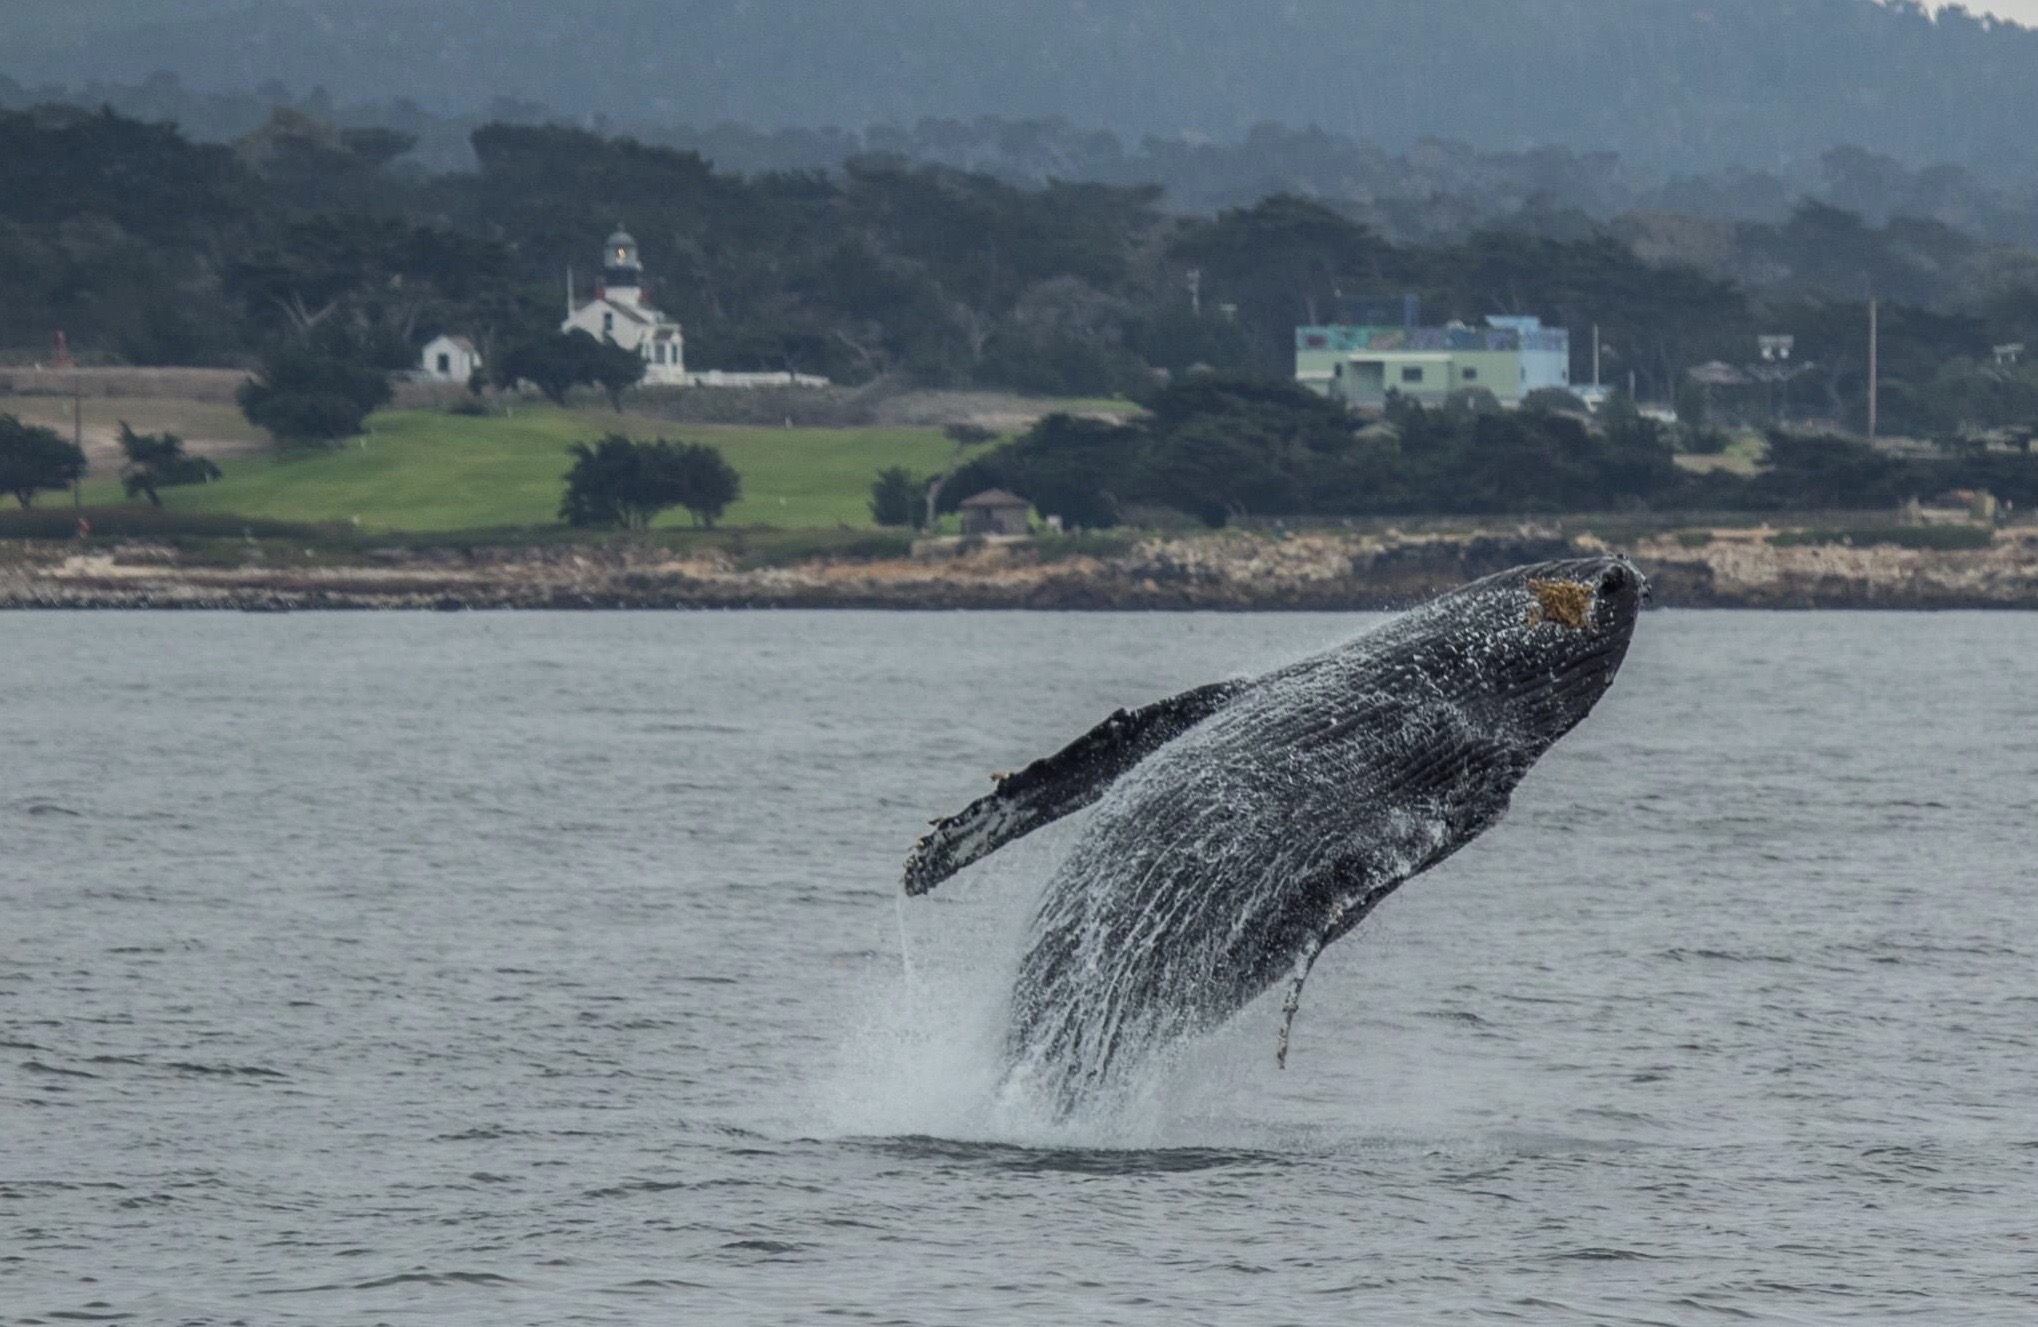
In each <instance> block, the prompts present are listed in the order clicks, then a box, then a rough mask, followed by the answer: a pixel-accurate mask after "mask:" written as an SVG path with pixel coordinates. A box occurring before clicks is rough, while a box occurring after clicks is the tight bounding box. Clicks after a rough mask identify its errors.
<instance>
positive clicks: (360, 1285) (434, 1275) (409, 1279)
mask: <svg viewBox="0 0 2038 1327" xmlns="http://www.w3.org/2000/svg"><path fill="white" fill-rule="evenodd" d="M515 1284H516V1282H515V1281H513V1280H511V1279H510V1278H509V1277H507V1276H498V1275H496V1274H495V1273H494V1272H398V1273H397V1274H396V1275H394V1276H378V1277H376V1278H375V1279H374V1280H372V1281H357V1282H355V1283H354V1285H353V1287H352V1288H353V1289H355V1290H384V1289H387V1288H388V1287H390V1286H404V1285H426V1286H513V1285H515Z"/></svg>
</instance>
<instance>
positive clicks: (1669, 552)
mask: <svg viewBox="0 0 2038 1327" xmlns="http://www.w3.org/2000/svg"><path fill="white" fill-rule="evenodd" d="M1769 535H1770V532H1768V531H1763V530H1755V531H1750V530H1725V531H1713V532H1704V533H1702V534H1695V533H1694V532H1682V533H1681V534H1679V535H1677V536H1667V537H1666V536H1659V537H1652V538H1647V539H1643V540H1641V541H1639V542H1636V543H1633V544H1630V545H1627V546H1625V547H1623V548H1622V550H1621V551H1624V552H1626V553H1628V554H1629V555H1631V556H1632V557H1634V558H1635V560H1636V561H1637V562H1638V563H1639V564H1640V565H1641V566H1642V568H1643V569H1644V570H1645V571H1646V572H1647V573H1648V575H1649V577H1650V579H1651V582H1652V584H1653V586H1654V589H1655V599H1656V602H1657V603H1658V604H1660V605H1663V606H1668V607H1704V608H1903V609H1947V608H2038V529H2018V530H2004V531H1999V532H1998V533H1997V534H1996V537H1995V539H1994V541H1993V543H1992V544H1991V545H1990V546H1989V547H1986V548H1978V549H1960V550H1944V549H1908V548H1900V547H1893V546H1889V545H1871V546H1866V547H1853V546H1849V545H1846V544H1835V543H1827V544H1803V545H1780V544H1777V543H1774V542H1771V540H1770V537H1769ZM1606 547H1607V545H1606V544H1605V543H1604V542H1603V541H1601V540H1599V539H1597V538H1594V537H1592V536H1589V535H1581V536H1565V535H1563V534H1560V533H1557V532H1555V531H1551V530H1544V529H1539V528H1536V527H1532V526H1523V527H1519V528H1516V529H1512V530H1505V531H1501V530H1495V531H1488V532H1484V533H1479V534H1470V535H1404V534H1399V533H1395V532H1391V531H1390V532H1388V533H1386V534H1384V535H1360V534H1353V533H1342V532H1311V533H1296V534H1285V535H1284V534H1278V533H1275V534H1258V533H1255V534H1247V533H1237V532H1232V533H1221V534H1214V535H1208V536H1200V537H1176V536H1159V535H1156V536H1152V537H1149V538H1144V539H1140V540H1137V541H1133V542H1130V543H1128V544H1127V545H1126V546H1125V547H1124V548H1123V549H1122V550H1120V551H1115V552H1107V553H1103V554H1079V555H1067V556H1057V555H1055V554H1054V553H1053V552H1051V551H1050V552H1046V553H1043V551H1042V549H1041V548H1040V547H1039V546H1037V545H1035V544H1033V543H1032V542H1031V541H1025V540H1022V541H1014V542H1006V543H988V544H986V543H980V542H971V543H969V544H963V543H961V542H959V541H953V540H950V541H929V542H928V543H926V544H923V545H921V546H919V547H918V548H916V550H915V553H914V555H913V556H911V557H891V558H879V559H853V558H816V559H812V560H808V561H802V562H796V563H793V564H791V565H787V566H767V567H757V566H746V565H744V564H743V563H742V562H741V561H740V560H739V559H737V558H735V557H733V556H731V555H730V554H728V553H726V552H723V551H720V550H716V551H710V552H703V553H690V554H678V553H673V552H671V551H669V550H665V549H659V548H654V547H644V548H618V547H542V548H477V549H467V550H437V549H435V550H422V551H418V550H394V549H376V550H372V551H371V552H368V553H365V554H363V555H361V556H360V557H359V558H358V559H356V560H353V561H349V562H347V563H346V564H344V565H334V564H332V562H331V561H330V559H324V560H321V559H320V558H318V557H316V556H315V555H313V554H310V553H305V554H304V557H305V562H304V564H303V565H297V564H295V563H294V562H293V558H292V556H291V555H290V554H289V553H288V552H285V551H277V550H272V549H265V550H261V551H259V552H258V551H251V552H250V554H249V556H248V557H247V559H246V560H245V561H244V562H242V564H241V565H235V566H221V565H216V564H211V563H205V562H194V561H188V560H186V559H185V558H183V557H182V556H180V555H179V553H178V552H177V551H176V550H175V549H173V548H171V547H168V546H163V545H153V544H121V545H117V546H115V547H112V548H92V549H80V548H79V547H77V546H76V545H60V544H54V543H36V542H21V543H13V544H5V545H0V608H15V609H34V608H44V609H62V608H72V609H92V608H96V609H141V608H147V609H231V610H243V611H256V612H259V611H290V610H297V609H411V610H428V609H439V610H454V609H486V608H519V609H624V608H628V609H671V608H850V609H1052V610H1224V611H1268V610H1274V611H1278V610H1325V611H1350V610H1367V609H1386V608H1397V607H1401V606H1404V605H1407V604H1409V603H1412V602H1415V601H1417V600H1420V599H1422V598H1424V597H1425V596H1427V595H1430V594H1433V593H1435V592H1436V591H1438V590H1442V589H1445V588H1448V587H1450V586H1453V585H1457V584H1460V583H1462V582H1464V581H1466V580H1469V579H1472V578H1475V577H1477V576H1481V575H1485V574H1486V573H1488V572H1491V571H1497V570H1499V569H1501V568H1504V567H1508V566H1513V565H1517V564H1519V563H1523V562H1532V561H1539V560H1542V559H1546V558H1552V557H1563V556H1568V555H1571V554H1574V553H1583V552H1593V551H1600V550H1603V549H1605V548H1606Z"/></svg>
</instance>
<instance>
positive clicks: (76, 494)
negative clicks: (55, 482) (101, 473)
mask: <svg viewBox="0 0 2038 1327" xmlns="http://www.w3.org/2000/svg"><path fill="white" fill-rule="evenodd" d="M71 442H72V444H73V445H74V446H76V447H77V449H78V454H79V455H81V456H82V455H84V452H85V385H84V384H83V383H82V382H80V381H79V380H78V379H76V378H73V379H71ZM82 482H83V479H82V477H81V478H79V479H73V480H72V481H71V506H72V507H74V508H75V507H82V506H84V505H85V498H84V495H83V493H81V492H80V491H79V485H80V484H81V483H82Z"/></svg>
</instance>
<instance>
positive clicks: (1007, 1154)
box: [844, 1134, 1294, 1175]
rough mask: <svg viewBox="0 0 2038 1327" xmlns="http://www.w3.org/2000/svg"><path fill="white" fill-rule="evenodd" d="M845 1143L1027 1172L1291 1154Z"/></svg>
mask: <svg viewBox="0 0 2038 1327" xmlns="http://www.w3.org/2000/svg"><path fill="white" fill-rule="evenodd" d="M844 1141H845V1142H848V1143H851V1144H860V1145H862V1146H866V1147H870V1148H873V1149H875V1150H877V1151H880V1152H887V1153H890V1154H892V1155H895V1156H901V1157H908V1158H911V1159H913V1160H916V1161H955V1162H962V1163H965V1164H972V1165H981V1166H984V1167H987V1168H990V1169H994V1170H1007V1171H1018V1172H1021V1173H1027V1174H1051V1173H1068V1174H1077V1175H1157V1174H1171V1173H1177V1172H1184V1171H1198V1170H1219V1169H1223V1168H1225V1167H1229V1166H1255V1167H1260V1166H1281V1167H1286V1166H1290V1165H1292V1164H1294V1158H1293V1157H1288V1156H1282V1155H1281V1154H1279V1153H1275V1152H1265V1151H1258V1150H1254V1149H1250V1148H1219V1147H1157V1148H1105V1147H1027V1146H1024V1145H1022V1144H1018V1143H998V1142H971V1141H966V1140H959V1139H953V1138H934V1137H929V1136H926V1135H917V1134H916V1135H908V1136H905V1137H900V1138H852V1139H846V1140H844Z"/></svg>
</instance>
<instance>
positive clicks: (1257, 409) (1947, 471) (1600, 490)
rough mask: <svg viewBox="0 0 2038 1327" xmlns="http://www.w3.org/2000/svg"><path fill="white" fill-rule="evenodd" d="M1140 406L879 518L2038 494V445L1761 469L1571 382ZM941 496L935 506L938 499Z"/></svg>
mask: <svg viewBox="0 0 2038 1327" xmlns="http://www.w3.org/2000/svg"><path fill="white" fill-rule="evenodd" d="M1147 404H1148V407H1149V408H1148V411H1147V413H1146V414H1144V415H1142V416H1140V417H1138V418H1135V419H1132V420H1124V421H1120V420H1104V419H1096V418H1084V417H1079V416H1074V415H1068V414H1058V415H1050V416H1048V417H1047V418H1045V419H1043V420H1041V421H1040V422H1039V423H1038V424H1036V425H1034V426H1033V427H1032V428H1031V429H1029V430H1027V431H1026V432H1025V433H1023V434H1021V435H1020V436H1018V437H1017V438H1014V439H1012V440H1011V441H1009V442H1007V443H1005V444H1003V445H1001V446H999V447H997V448H996V449H994V450H992V451H990V452H989V453H986V454H983V455H979V456H977V457H975V458H973V459H971V460H970V461H968V462H967V463H966V464H963V465H961V466H959V467H957V468H956V469H955V470H953V471H952V472H950V473H948V474H946V475H944V476H941V477H940V482H939V483H938V484H936V483H935V482H934V477H931V476H914V475H912V474H909V473H907V472H905V471H903V470H897V469H894V470H890V471H887V472H885V473H884V474H881V475H880V476H878V478H877V480H876V481H875V482H874V483H873V485H872V492H871V511H872V515H873V517H874V518H875V519H876V520H877V521H878V522H879V523H880V524H890V525H913V526H920V525H923V524H924V523H925V517H926V514H927V513H928V511H929V509H931V510H932V511H953V510H955V509H956V507H957V505H958V504H959V503H960V502H961V500H963V499H965V498H967V497H969V496H971V495H972V494H974V493H978V492H981V491H983V490H985V489H989V488H1003V489H1007V490H1009V491H1011V492H1014V493H1017V494H1019V495H1020V496H1022V497H1025V498H1027V499H1029V500H1030V501H1031V502H1032V504H1033V506H1034V508H1035V509H1036V510H1038V511H1039V512H1040V513H1041V514H1042V515H1043V516H1052V517H1056V518H1059V519H1060V521H1061V522H1062V523H1063V524H1064V526H1066V527H1081V528H1090V529H1100V528H1108V527H1111V526H1115V525H1120V524H1129V525H1138V526H1156V525H1159V526H1166V525H1169V524H1174V523H1178V522H1181V521H1184V520H1199V521H1200V522H1201V523H1202V524H1204V525H1208V526H1222V525H1225V524H1228V523H1231V522H1233V521H1237V520H1243V519H1248V518H1253V519H1267V518H1282V517H1343V516H1405V515H1430V514H1463V515H1514V514H1523V513H1562V512H1577V511H1633V512H1643V511H1729V510H1739V511H1778V512H1783V511H1807V510H1817V509H1830V508H1850V509H1867V508H1876V507H1889V508H1894V507H1895V506H1896V505H1897V504H1899V503H1901V502H1904V501H1906V500H1908V499H1910V498H1914V497H1933V496H1936V495H1938V494H1940V493H1943V492H1945V491H1947V490H1949V489H1958V488H1979V489H1987V490H1989V491H1991V492H1992V493H1994V494H1995V495H1996V496H1997V497H1999V498H2003V499H2006V500H2008V501H2010V502H2011V503H2013V504H2029V503H2034V502H2038V456H2033V455H2032V454H2031V452H2030V450H2029V448H2028V444H2027V446H2026V448H2025V449H2024V450H2021V451H2003V450H1995V451H1990V450H1985V449H1975V448H1968V449H1951V450H1948V451H1945V452H1943V453H1941V454H1937V455H1925V456H1903V455H1893V454H1890V453H1888V452H1886V451H1881V450H1878V449H1876V448H1875V447H1873V446H1870V445H1869V444H1868V443H1866V442H1865V441H1863V440H1861V439H1859V438H1853V437H1844V436H1838V435H1833V434H1825V433H1802V432H1794V431H1790V430H1784V429H1771V430H1769V432H1768V435H1767V446H1768V459H1769V465H1768V466H1767V467H1766V468H1764V469H1762V470H1760V471H1759V472H1757V473H1754V474H1746V475H1744V474H1738V473H1733V472H1730V471H1725V470H1714V471H1709V472H1704V473H1693V472H1691V471H1688V470H1686V469H1683V468H1681V467H1680V466H1678V465H1677V463H1676V456H1677V453H1678V452H1679V451H1680V450H1688V449H1690V445H1691V442H1692V435H1693V434H1694V433H1697V432H1701V431H1702V430H1703V426H1702V425H1697V424H1693V423H1690V422H1685V421H1680V422H1678V423H1676V424H1666V423H1663V422H1660V421H1658V420H1656V419H1653V418H1650V417H1648V416H1645V415H1643V414H1642V413H1641V411H1640V410H1639V409H1637V407H1636V406H1635V404H1634V402H1633V401H1632V400H1630V399H1628V398H1627V397H1626V396H1625V395H1623V394H1615V395H1614V396H1613V397H1611V398H1610V399H1609V400H1608V401H1607V402H1606V404H1605V405H1604V406H1602V408H1601V409H1600V410H1599V412H1598V413H1597V415H1596V416H1590V415H1588V414H1587V413H1586V411H1585V409H1584V406H1583V404H1582V403H1581V402H1579V401H1578V400H1577V399H1576V398H1575V397H1572V396H1570V394H1569V393H1566V392H1563V391H1560V390H1544V391H1540V392H1537V393H1532V394H1531V395H1530V397H1529V398H1528V399H1527V400H1526V401H1525V402H1524V404H1523V406H1522V408H1521V409H1519V410H1503V409H1501V408H1499V406H1498V405H1497V403H1495V402H1494V401H1493V400H1492V398H1491V397H1490V395H1487V394H1484V393H1478V392H1466V393H1460V394H1458V395H1456V396H1454V397H1453V398H1451V399H1450V400H1449V401H1448V402H1446V403H1445V404H1444V405H1442V406H1440V407H1437V406H1425V405H1422V404H1420V403H1418V402H1415V401H1413V400H1410V399H1407V398H1403V397H1398V396H1397V397H1393V398H1390V401H1389V404H1388V406H1387V409H1386V410H1385V412H1384V415H1383V416H1382V417H1380V418H1377V419H1363V418H1357V417H1354V416H1353V415H1351V414H1349V413H1347V412H1346V411H1345V410H1344V409H1342V408H1341V407H1339V406H1338V405H1336V404H1334V403H1332V402H1329V401H1327V400H1325V399H1324V398H1322V397H1319V396H1317V395H1316V394H1315V393H1313V392H1311V391H1309V390H1307V389H1306V388H1303V387H1300V386H1297V385H1296V384H1294V383H1292V382H1280V381H1268V380H1262V379H1247V378H1227V377H1222V376H1218V375H1209V376H1204V377H1198V378H1195V379H1192V380H1190V381H1188V382H1184V383H1181V384H1176V385H1173V386H1170V387H1168V388H1166V389H1165V390H1163V391H1161V392H1159V393H1158V394H1156V395H1155V396H1154V397H1152V398H1151V399H1150V400H1149V402H1148V403H1147ZM930 498H931V502H930Z"/></svg>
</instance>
